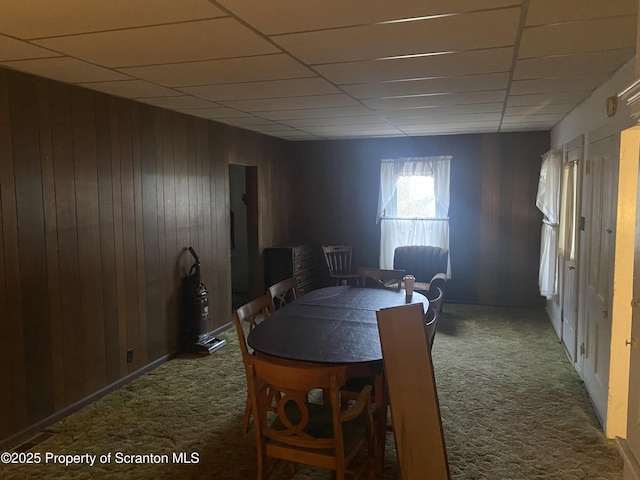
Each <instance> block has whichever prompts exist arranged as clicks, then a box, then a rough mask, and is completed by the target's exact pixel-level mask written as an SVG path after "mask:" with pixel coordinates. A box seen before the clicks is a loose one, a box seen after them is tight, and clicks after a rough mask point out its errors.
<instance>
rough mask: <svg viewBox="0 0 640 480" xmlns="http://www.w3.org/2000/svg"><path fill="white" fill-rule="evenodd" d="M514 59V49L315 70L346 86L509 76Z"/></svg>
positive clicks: (341, 64) (345, 64)
mask: <svg viewBox="0 0 640 480" xmlns="http://www.w3.org/2000/svg"><path fill="white" fill-rule="evenodd" d="M512 59H513V49H512V48H494V49H489V50H476V51H472V52H455V53H451V54H446V55H433V56H428V57H413V58H402V59H393V60H367V61H362V62H350V63H336V64H327V65H318V66H316V67H315V69H316V70H317V71H318V72H319V73H320V74H321V75H323V76H324V77H325V78H327V79H328V80H329V81H332V82H334V83H336V84H338V85H344V84H352V83H371V82H382V81H387V80H404V79H409V78H426V77H448V76H454V75H471V74H480V73H494V72H509V71H510V70H511V61H512Z"/></svg>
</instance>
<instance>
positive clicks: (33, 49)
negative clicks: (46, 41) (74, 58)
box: [0, 35, 61, 61]
mask: <svg viewBox="0 0 640 480" xmlns="http://www.w3.org/2000/svg"><path fill="white" fill-rule="evenodd" d="M59 56H61V54H60V53H57V52H52V51H51V50H47V49H46V48H42V47H38V46H36V45H31V44H30V43H27V42H23V41H21V40H16V39H15V38H11V37H7V36H6V35H0V61H2V60H27V59H31V58H47V57H59Z"/></svg>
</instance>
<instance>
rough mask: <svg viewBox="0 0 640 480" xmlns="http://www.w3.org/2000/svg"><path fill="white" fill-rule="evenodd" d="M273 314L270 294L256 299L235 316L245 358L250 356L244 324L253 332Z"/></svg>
mask: <svg viewBox="0 0 640 480" xmlns="http://www.w3.org/2000/svg"><path fill="white" fill-rule="evenodd" d="M272 313H273V310H272V302H271V296H270V295H269V294H265V295H262V296H261V297H258V298H255V299H253V300H251V301H250V302H248V303H245V304H244V305H242V306H241V307H240V308H238V309H237V310H236V311H235V312H234V314H233V321H234V323H235V325H236V332H237V333H238V343H239V344H240V350H241V351H242V356H243V358H244V357H245V356H247V355H249V348H248V347H247V339H246V338H245V336H244V324H245V323H246V324H248V325H249V330H253V329H254V328H255V326H256V325H258V324H259V323H260V322H262V321H263V320H264V319H266V318H267V317H268V316H269V315H271V314H272Z"/></svg>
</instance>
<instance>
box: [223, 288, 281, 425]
mask: <svg viewBox="0 0 640 480" xmlns="http://www.w3.org/2000/svg"><path fill="white" fill-rule="evenodd" d="M272 305H273V302H272V300H271V296H270V295H269V294H266V295H263V296H261V297H258V298H256V299H254V300H251V301H250V302H248V303H245V304H244V305H242V306H241V307H240V308H238V309H237V310H236V311H235V313H234V314H233V323H234V324H235V326H236V332H237V333H238V344H239V345H240V351H241V352H242V361H243V363H244V364H245V368H246V365H247V359H248V358H252V357H253V354H252V353H250V352H249V347H248V346H247V339H246V337H245V335H244V324H248V325H249V331H251V330H253V329H254V328H255V327H256V325H258V324H259V323H260V322H261V321H263V320H264V319H266V318H267V317H268V316H269V315H271V314H272V313H273V309H272ZM250 419H251V402H250V400H249V396H248V395H247V403H246V405H245V408H244V419H243V421H242V431H243V432H244V433H246V432H247V431H248V430H249V420H250Z"/></svg>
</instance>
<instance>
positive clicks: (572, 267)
mask: <svg viewBox="0 0 640 480" xmlns="http://www.w3.org/2000/svg"><path fill="white" fill-rule="evenodd" d="M567 268H568V269H569V270H575V269H576V266H575V265H569V266H568V267H567Z"/></svg>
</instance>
